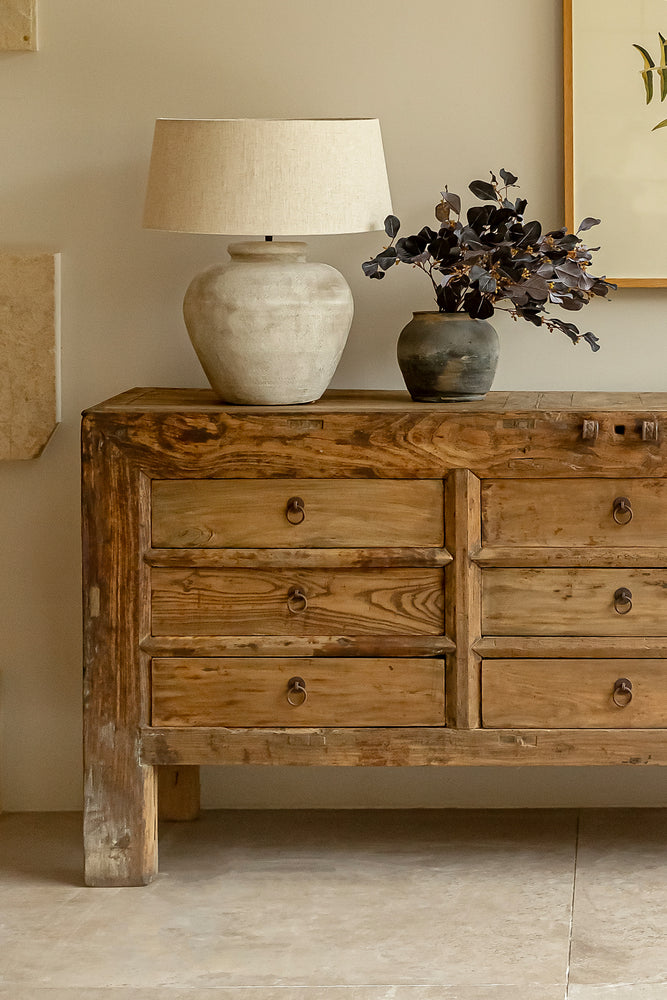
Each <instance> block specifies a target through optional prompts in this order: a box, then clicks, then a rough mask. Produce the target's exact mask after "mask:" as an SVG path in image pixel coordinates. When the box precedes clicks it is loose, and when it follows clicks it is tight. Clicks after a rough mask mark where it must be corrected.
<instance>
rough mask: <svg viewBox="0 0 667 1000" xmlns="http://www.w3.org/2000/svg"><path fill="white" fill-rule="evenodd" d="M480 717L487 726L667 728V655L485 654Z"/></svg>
mask: <svg viewBox="0 0 667 1000" xmlns="http://www.w3.org/2000/svg"><path fill="white" fill-rule="evenodd" d="M624 679H625V680H626V681H629V682H630V684H631V685H632V687H631V691H630V692H629V693H628V692H627V691H626V690H624V689H623V687H625V688H627V685H624V686H623V687H622V685H621V683H620V682H621V681H623V680H624ZM629 694H631V696H632V697H631V699H629ZM614 697H616V701H617V702H618V704H616V703H615V701H614ZM482 722H483V725H484V726H485V727H487V728H491V729H498V728H500V729H513V728H521V729H523V728H529V729H530V728H536V729H558V728H562V729H596V728H600V729H662V728H665V726H667V660H484V661H483V663H482Z"/></svg>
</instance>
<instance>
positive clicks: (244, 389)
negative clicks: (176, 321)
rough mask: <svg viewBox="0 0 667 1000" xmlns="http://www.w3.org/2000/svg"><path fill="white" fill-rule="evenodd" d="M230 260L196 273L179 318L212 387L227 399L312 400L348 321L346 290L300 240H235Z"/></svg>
mask: <svg viewBox="0 0 667 1000" xmlns="http://www.w3.org/2000/svg"><path fill="white" fill-rule="evenodd" d="M228 249H229V255H230V257H231V260H230V261H229V263H227V264H223V265H214V266H213V267H210V268H208V270H206V271H204V272H203V273H202V274H199V275H197V277H196V278H194V280H193V281H192V282H191V284H190V287H189V288H188V290H187V292H186V295H185V300H184V303H183V315H184V318H185V325H186V327H187V329H188V333H189V335H190V339H191V341H192V344H193V346H194V348H195V351H196V352H197V356H198V358H199V361H200V362H201V365H202V368H203V369H204V371H205V373H206V377H207V378H208V380H209V382H210V383H211V385H212V387H213V389H214V390H215V392H216V393H217V394H218V396H219V397H220V399H221V400H224V401H225V402H227V403H241V404H243V403H246V404H260V405H264V404H266V405H270V404H273V405H280V404H289V403H310V402H313V400H315V399H319V398H320V396H321V395H322V393H323V392H324V391H325V389H326V388H327V386H328V385H329V382H330V381H331V379H332V378H333V374H334V372H335V370H336V366H337V364H338V362H339V360H340V356H341V354H342V353H343V348H344V347H345V342H346V341H347V337H348V334H349V332H350V325H351V323H352V315H353V311H354V306H353V302H352V293H351V292H350V289H349V286H348V284H347V282H346V281H345V279H344V278H343V276H342V275H341V274H340V273H339V272H338V271H336V270H335V268H333V267H330V266H329V265H328V264H318V263H311V262H309V261H307V260H306V244H305V243H296V242H290V243H287V242H265V243H262V242H259V241H257V242H249V243H234V244H232V245H231V246H230V247H229V248H228Z"/></svg>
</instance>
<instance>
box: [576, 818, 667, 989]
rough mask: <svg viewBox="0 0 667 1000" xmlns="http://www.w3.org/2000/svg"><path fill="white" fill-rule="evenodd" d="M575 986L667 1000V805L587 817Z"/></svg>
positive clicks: (581, 860) (581, 856)
mask: <svg viewBox="0 0 667 1000" xmlns="http://www.w3.org/2000/svg"><path fill="white" fill-rule="evenodd" d="M570 983H571V984H572V989H571V995H572V996H579V997H581V998H582V1000H583V998H584V997H585V998H586V1000H588V995H587V994H586V993H582V992H580V993H576V992H574V988H575V986H576V987H583V986H603V985H614V984H619V991H617V992H616V994H614V992H611V993H609V994H605V993H604V991H603V992H602V996H603V997H605V996H607V995H609V996H610V997H614V995H616V996H618V997H619V998H620V997H621V996H624V993H623V990H630V985H627V984H633V985H632V989H633V990H634V991H635V992H633V993H628V996H631V997H633V1000H634V998H635V997H637V998H639V997H642V1000H643V995H642V994H641V993H640V992H637V991H638V989H639V988H640V987H643V988H645V989H646V990H647V991H649V992H647V993H646V997H647V998H651V1000H653V997H654V996H659V997H661V998H662V997H665V998H667V810H661V809H642V810H603V811H601V810H590V811H586V812H584V813H583V814H582V818H581V827H580V836H579V851H578V859H577V876H576V892H575V901H574V920H573V939H572V957H571V968H570ZM651 990H653V991H654V992H650V991H651ZM661 990H662V992H660V991H661ZM655 991H657V992H655Z"/></svg>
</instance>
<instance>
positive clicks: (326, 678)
mask: <svg viewBox="0 0 667 1000" xmlns="http://www.w3.org/2000/svg"><path fill="white" fill-rule="evenodd" d="M152 682H153V683H152V688H153V715H152V722H153V725H154V726H229V727H237V726H442V725H444V714H445V669H444V661H442V660H418V659H400V658H397V659H356V658H355V659H352V658H345V659H328V658H321V659H309V658H298V659H295V658H290V657H284V658H276V659H261V658H258V657H254V658H252V659H240V658H236V657H235V658H230V657H206V658H204V657H196V658H189V659H177V658H162V657H161V658H157V659H154V660H153V665H152Z"/></svg>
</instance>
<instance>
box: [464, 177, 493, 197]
mask: <svg viewBox="0 0 667 1000" xmlns="http://www.w3.org/2000/svg"><path fill="white" fill-rule="evenodd" d="M468 187H469V188H470V190H471V191H472V193H473V194H474V195H475V197H476V198H479V199H480V201H496V189H495V188H494V186H493V184H489V182H488V181H472V183H471V184H469V185H468Z"/></svg>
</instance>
